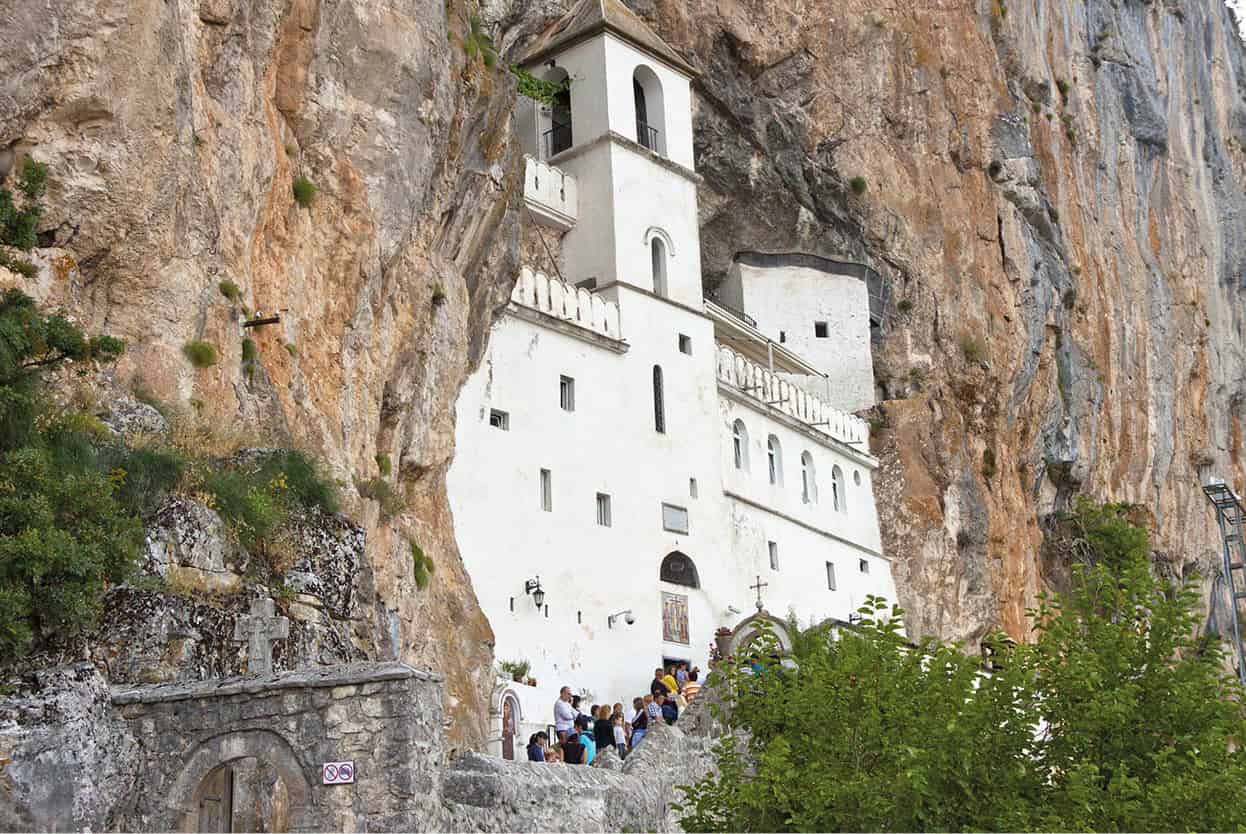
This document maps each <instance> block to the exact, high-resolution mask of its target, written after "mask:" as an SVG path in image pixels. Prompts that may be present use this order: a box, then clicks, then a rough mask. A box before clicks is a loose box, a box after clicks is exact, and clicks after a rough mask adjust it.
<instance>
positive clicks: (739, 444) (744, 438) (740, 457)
mask: <svg viewBox="0 0 1246 834" xmlns="http://www.w3.org/2000/svg"><path fill="white" fill-rule="evenodd" d="M731 454H732V457H733V459H734V460H735V468H736V469H742V470H744V471H745V472H747V471H748V429H746V428H744V421H743V420H736V421H735V422H734V423H732V424H731Z"/></svg>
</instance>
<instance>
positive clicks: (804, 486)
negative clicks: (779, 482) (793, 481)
mask: <svg viewBox="0 0 1246 834" xmlns="http://www.w3.org/2000/svg"><path fill="white" fill-rule="evenodd" d="M800 500H801V501H804V502H805V503H806V504H816V503H818V475H817V473H816V472H815V471H814V469H813V455H811V454H809V453H808V452H801V453H800Z"/></svg>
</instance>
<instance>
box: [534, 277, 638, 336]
mask: <svg viewBox="0 0 1246 834" xmlns="http://www.w3.org/2000/svg"><path fill="white" fill-rule="evenodd" d="M511 301H513V302H514V303H516V304H518V305H520V306H521V307H527V308H529V309H531V310H537V311H538V312H541V313H545V314H546V315H549V316H553V317H554V318H557V319H561V320H563V321H565V322H567V323H569V324H573V325H576V326H578V327H582V328H584V329H585V330H591V331H592V332H594V333H597V334H599V335H601V336H606V337H607V338H610V339H614V340H616V341H618V340H621V339H622V338H623V333H622V331H621V330H620V328H619V306H618V305H617V304H615V303H614V302H612V301H606V300H605V299H604V298H602V297H601V296H599V295H597V294H596V293H591V292H589V291H588V290H586V289H584V288H583V287H575V286H572V285H571V284H568V283H567V282H566V281H562V280H560V279H558V278H551V277H549V276H548V275H546V274H545V273H544V272H533V271H532V270H531V269H529V268H528V267H526V266H525V267H523V268H522V269H521V270H520V271H519V280H518V281H516V282H515V288H514V290H512V291H511Z"/></svg>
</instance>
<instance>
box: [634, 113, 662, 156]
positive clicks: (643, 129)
mask: <svg viewBox="0 0 1246 834" xmlns="http://www.w3.org/2000/svg"><path fill="white" fill-rule="evenodd" d="M636 141H637V142H639V143H640V144H641V146H642V147H645V148H648V149H649V150H651V151H655V152H656V151H658V129H657V128H656V127H653V126H652V125H649V124H647V123H646V122H644V121H642V120H641V119H637V120H636Z"/></svg>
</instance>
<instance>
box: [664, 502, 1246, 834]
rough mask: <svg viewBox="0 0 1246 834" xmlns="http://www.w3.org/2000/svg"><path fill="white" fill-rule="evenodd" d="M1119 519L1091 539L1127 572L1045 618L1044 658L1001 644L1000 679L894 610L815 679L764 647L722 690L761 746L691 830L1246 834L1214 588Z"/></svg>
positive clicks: (698, 801)
mask: <svg viewBox="0 0 1246 834" xmlns="http://www.w3.org/2000/svg"><path fill="white" fill-rule="evenodd" d="M1105 518H1106V519H1107V521H1108V522H1110V524H1108V525H1097V524H1096V536H1091V537H1089V538H1090V539H1091V540H1095V539H1096V538H1097V534H1098V532H1102V531H1103V530H1105V529H1108V528H1111V529H1108V532H1106V533H1104V534H1103V535H1104V536H1106V537H1107V539H1108V541H1107V542H1106V544H1103V543H1100V544H1097V545H1096V547H1097V548H1100V549H1103V551H1104V554H1105V555H1107V556H1109V557H1110V558H1105V559H1101V560H1099V561H1097V562H1095V561H1092V562H1091V563H1090V564H1087V565H1081V566H1078V567H1076V568H1075V569H1074V575H1073V583H1072V587H1071V589H1070V591H1069V592H1068V593H1067V594H1065V595H1063V596H1060V597H1057V598H1044V599H1042V600H1041V602H1040V604H1039V606H1038V607H1037V608H1036V609H1034V610H1031V611H1030V612H1029V616H1030V620H1031V625H1032V627H1033V629H1034V632H1035V633H1034V637H1035V642H1033V643H1031V644H1022V645H1013V646H1009V645H1007V642H1006V641H1004V640H996V641H995V645H997V646H999V647H1000V650H999V653H998V654H997V655H996V660H997V661H998V662H997V663H996V668H995V669H993V670H992V671H991V672H990V673H989V674H985V673H984V672H983V668H982V663H981V660H980V659H979V658H977V657H968V656H966V655H964V654H963V653H962V651H961V648H960V647H959V646H956V645H947V644H941V643H939V642H937V641H934V640H926V641H924V642H922V643H921V644H920V645H919V646H918V647H916V648H915V649H914V648H913V647H911V646H909V645H908V644H907V643H906V641H905V639H904V638H903V635H902V633H901V625H900V619H899V615H900V612H899V610H898V609H894V608H893V609H891V611H890V612H889V611H888V610H887V608H886V606H885V604H884V603H883V602H882V601H881V600H879V599H876V598H875V599H871V600H870V601H869V603H868V604H867V606H866V607H865V608H863V609H862V613H863V614H864V615H865V620H864V622H863V623H862V624H861V628H860V630H859V631H849V630H841V631H840V633H839V636H838V639H829V634H828V633H827V632H826V631H825V630H822V631H819V630H814V631H813V632H812V633H809V632H806V633H805V634H803V635H802V639H799V640H797V641H796V646H795V652H794V653H795V655H796V657H795V660H796V661H797V664H798V665H797V667H796V668H795V669H785V668H782V667H781V666H780V665H778V664H777V662H776V661H774V660H772V659H771V657H770V655H769V651H768V649H767V648H765V647H764V646H762V647H761V648H759V650H758V651H756V652H754V653H753V654H752V655H751V656H750V657H748V658H746V659H745V660H746V662H745V663H744V664H743V665H742V666H741V667H740V668H734V667H733V668H731V669H727V670H724V671H722V672H720V675H721V676H722V678H720V681H719V683H720V685H721V687H722V689H723V690H724V691H725V692H726V693H727V694H728V697H727V699H726V704H727V709H726V710H725V711H724V717H725V718H726V719H727V720H728V721H729V723H730V724H731V725H732V726H733V727H735V728H738V729H741V730H745V731H747V734H748V735H747V738H748V741H747V742H746V743H735V742H733V741H732V740H731V739H728V740H727V741H724V742H722V743H721V744H720V745H719V747H718V749H717V751H716V756H717V759H718V765H719V772H718V773H717V774H716V775H711V776H709V777H706V778H705V779H702V780H701V781H700V782H698V783H696V784H695V785H692V786H689V787H687V788H684V792H685V802H684V803H683V814H684V817H683V820H682V822H683V825H684V827H685V828H686V829H688V830H690V831H884V830H892V831H925V830H966V831H967V830H984V831H1069V830H1085V831H1158V830H1166V831H1180V830H1205V831H1226V830H1234V829H1237V830H1240V829H1242V828H1244V827H1246V792H1243V790H1242V785H1243V784H1246V750H1241V749H1235V748H1238V747H1239V746H1240V745H1241V744H1242V743H1243V742H1246V716H1244V713H1243V708H1242V705H1241V695H1242V692H1241V688H1240V687H1239V685H1238V683H1237V680H1236V679H1235V678H1233V677H1232V676H1231V675H1226V674H1225V672H1224V665H1223V657H1222V650H1221V647H1220V646H1219V645H1216V644H1214V643H1209V642H1208V641H1207V640H1205V639H1202V638H1199V637H1197V636H1196V635H1197V625H1198V617H1197V615H1196V613H1195V606H1196V603H1197V595H1196V592H1195V590H1194V588H1193V587H1191V586H1188V585H1187V586H1185V587H1182V588H1178V589H1174V588H1172V587H1170V586H1169V585H1168V584H1167V583H1166V582H1164V581H1162V580H1159V579H1157V578H1156V577H1154V576H1153V575H1152V574H1151V572H1150V570H1149V566H1148V562H1147V555H1148V545H1147V542H1146V536H1145V533H1144V532H1142V531H1139V530H1138V529H1137V528H1131V527H1129V525H1124V526H1122V525H1120V523H1119V521H1120V513H1116V512H1112V513H1108V514H1107V516H1105ZM1092 523H1094V522H1093V520H1092ZM1112 530H1115V532H1112ZM750 664H752V665H753V668H751V669H749V665H750ZM746 670H747V671H746Z"/></svg>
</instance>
